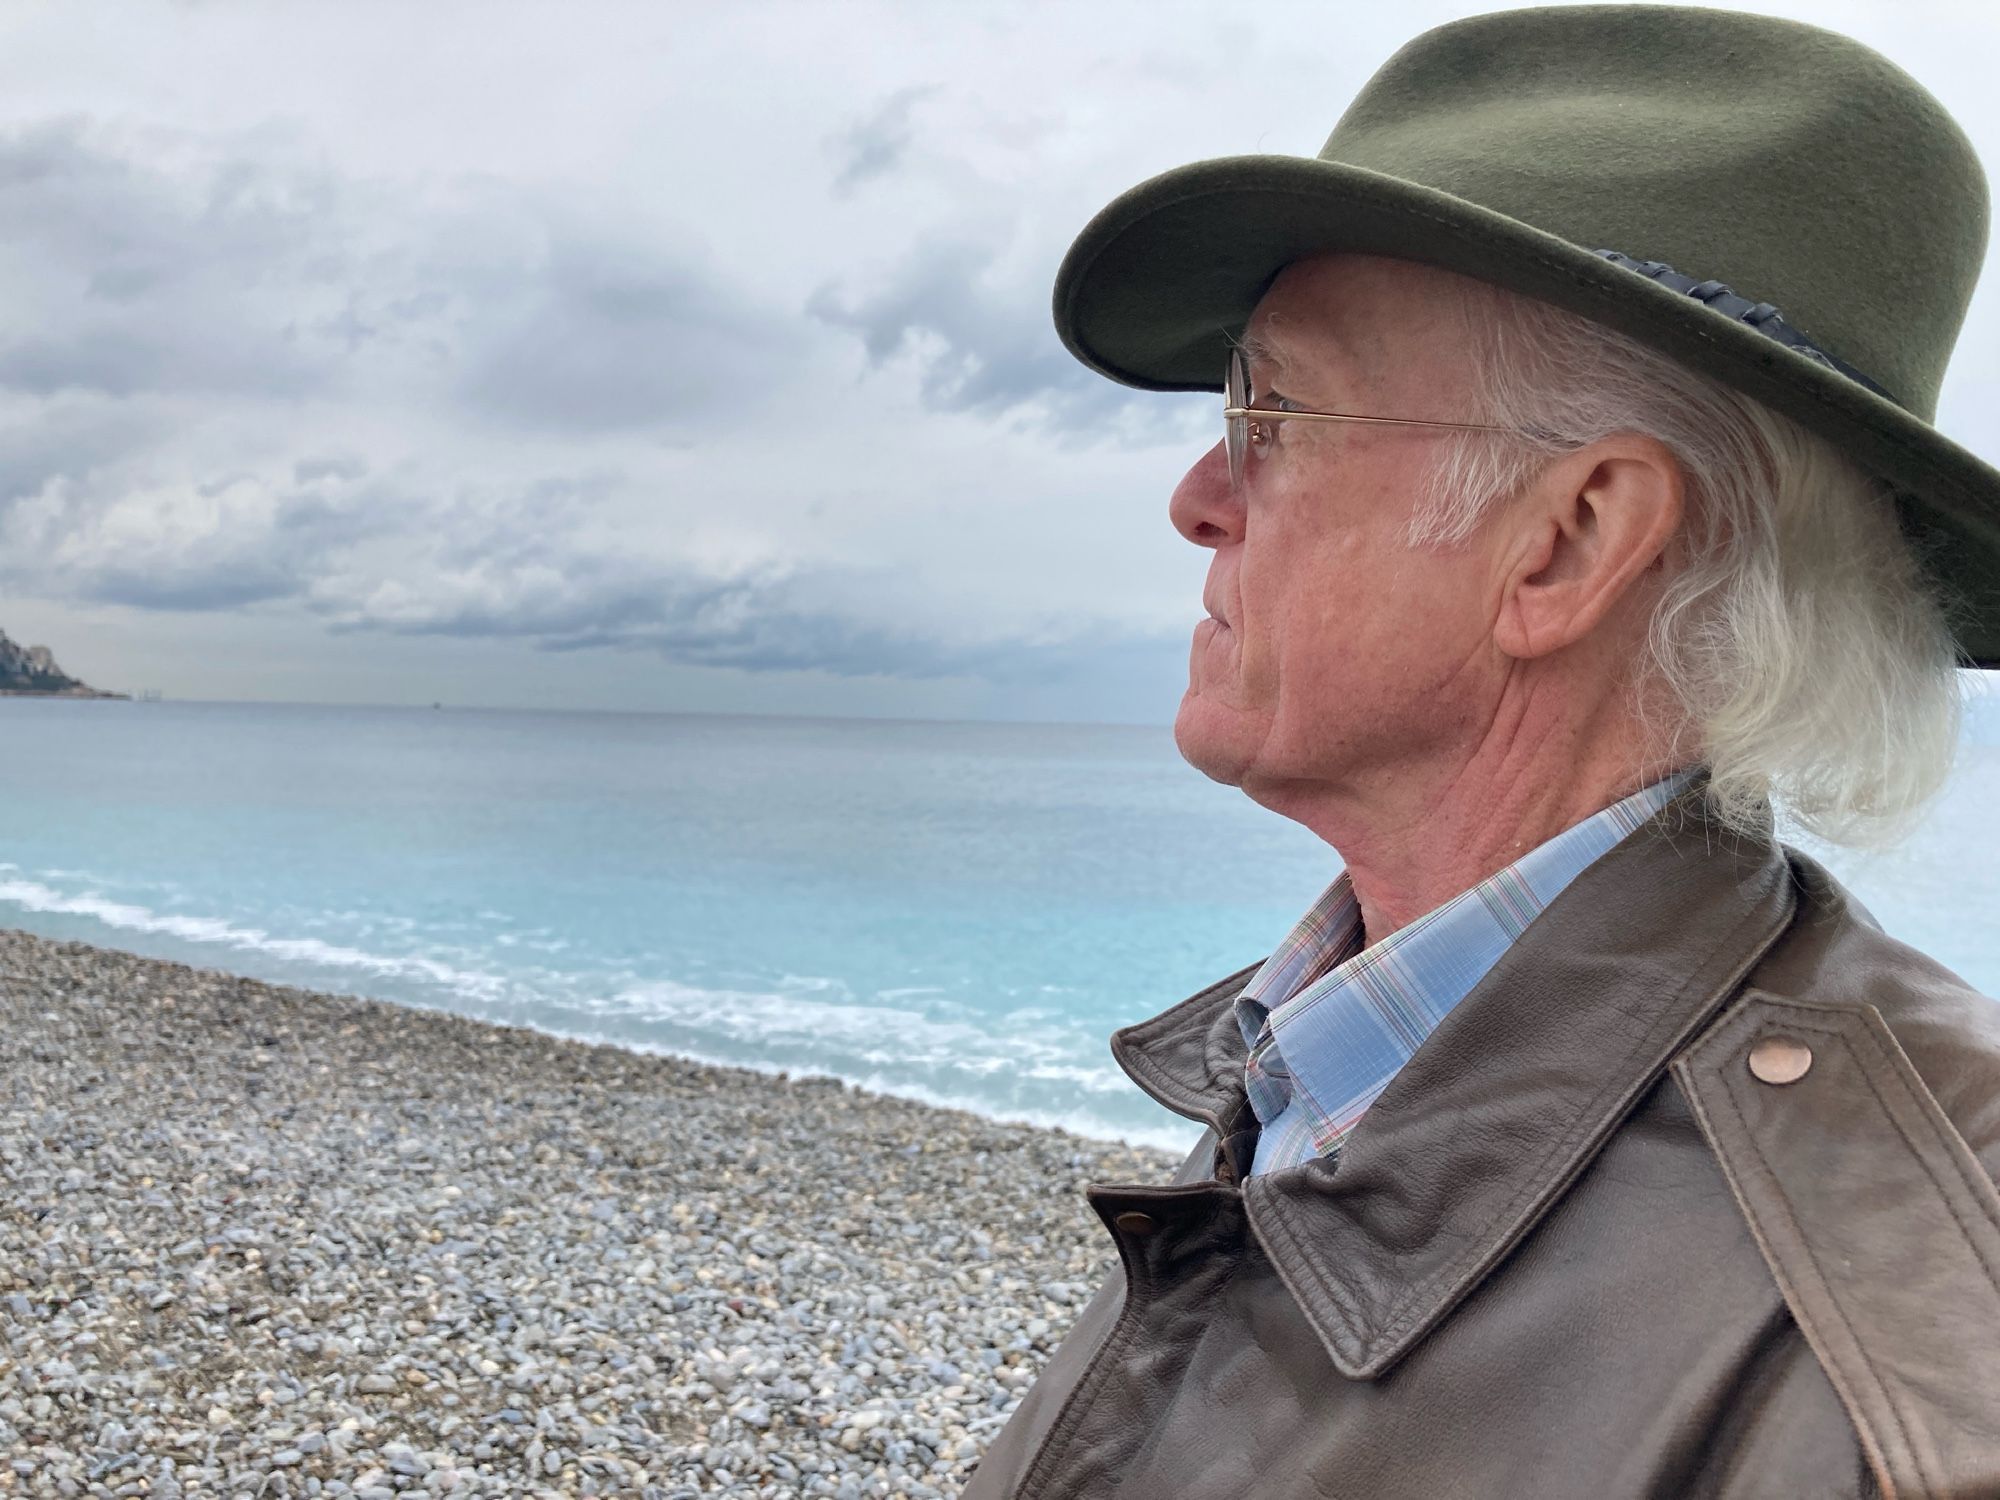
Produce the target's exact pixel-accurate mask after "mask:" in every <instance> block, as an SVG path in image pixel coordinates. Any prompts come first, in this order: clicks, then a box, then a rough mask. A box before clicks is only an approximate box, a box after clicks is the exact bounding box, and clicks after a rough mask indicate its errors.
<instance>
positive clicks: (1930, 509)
mask: <svg viewBox="0 0 2000 1500" xmlns="http://www.w3.org/2000/svg"><path fill="white" fill-rule="evenodd" d="M1594 248H1599V247H1593V246H1583V245H1574V244H1571V243H1570V242H1569V241H1567V240H1564V239H1561V238H1559V237H1558V236H1556V235H1552V234H1549V233H1546V232H1545V231H1543V230H1539V229H1536V228H1534V227H1533V226H1531V225H1528V224H1524V223H1522V222H1521V221H1520V220H1518V219H1513V218H1509V217H1508V216H1507V215H1505V214H1500V213H1495V212H1493V211H1492V210H1491V209H1487V208H1482V207H1480V206H1479V205H1478V204H1475V203H1470V202H1467V201H1466V200H1464V199H1462V198H1456V197H1453V196H1452V195H1451V194H1449V193H1442V192H1439V191H1437V190H1436V189H1433V188H1427V187H1423V186H1420V185H1419V184H1416V183H1412V182H1407V181H1405V180H1403V179H1401V178H1398V177H1391V176H1387V175H1385V174H1383V173H1380V172H1371V171H1369V170H1367V169H1366V168H1363V167H1355V166H1349V165H1347V164H1345V163H1342V162H1328V161H1320V160H1317V159H1315V158H1310V157H1296V156H1238V157H1224V158H1221V159H1219V160H1215V161H1205V162H1196V163H1195V164H1193V165H1192V166H1186V167H1179V168H1176V169H1175V170H1173V171H1171V172H1166V173H1163V174H1162V175H1160V176H1158V177H1155V178H1152V179H1151V180H1150V181H1147V182H1144V183H1141V184H1140V185H1139V186H1138V187H1136V188H1133V189H1132V190H1131V191H1130V192H1128V193H1125V194H1124V195H1122V196H1121V197H1119V198H1117V199H1116V200H1115V201H1113V202H1112V203H1111V204H1110V205H1109V206H1108V207H1106V208H1105V209H1104V211H1103V212H1102V213H1100V214H1098V215H1097V217H1096V218H1094V219H1092V220H1091V222H1090V223H1089V224H1088V225H1087V226H1086V227H1085V228H1084V231H1083V233H1082V234H1081V235H1079V236H1078V237H1077V240H1076V243H1075V244H1074V245H1072V246H1071V247H1070V251H1069V254H1068V255H1067V256H1066V257H1064V259H1063V263H1062V269H1061V270H1060V271H1059V272H1058V273H1057V276H1056V286H1055V321H1056V329H1057V332H1058V333H1059V334H1060V335H1061V337H1062V341H1063V343H1064V344H1065V345H1066V346H1067V347H1068V348H1069V350H1070V352H1071V353H1073V354H1074V355H1076V357H1077V358H1078V359H1080V360H1082V361H1083V362H1084V363H1085V364H1086V365H1089V366H1090V367H1091V368H1092V369H1094V370H1097V371H1099V372H1100V373H1102V374H1104V375H1108V376H1109V377H1110V378H1111V379H1113V380H1117V381H1120V382H1122V383H1124V384H1126V385H1130V386H1137V387H1139V388H1140V389H1142V390H1155V391H1219V390H1220V389H1221V387H1222V379H1221V376H1222V371H1223V369H1224V365H1225V361H1226V358H1227V353H1228V348H1229V340H1230V338H1231V337H1232V336H1233V335H1235V334H1237V333H1240V332H1241V330H1242V328H1243V326H1244V324H1245V323H1246V322H1247V321H1248V320H1249V317H1250V313H1251V311H1252V310H1253V309H1254V308H1255V307H1256V304H1257V300H1258V299H1259V298H1260V297H1261V296H1262V295H1263V293H1264V290H1265V289H1266V288H1267V287H1268V286H1269V285H1270V283H1271V281H1272V279H1273V278H1274V277H1275V276H1276V275H1277V274H1278V272H1279V271H1281V270H1283V269H1284V268H1285V267H1286V266H1287V265H1289V264H1291V263H1292V262H1293V261H1295V260H1299V259H1301V258H1303V257H1305V256H1309V255H1318V254H1324V253H1328V252H1333V251H1354V252H1361V253H1366V254H1372V255H1387V256H1395V257H1398V258H1400V259H1404V260H1413V261H1421V262H1424V263H1425V264H1428V265H1434V266H1439V267H1442V268H1444V269H1445V270H1449V271H1456V272H1459V273H1460V274H1462V275H1466V276H1472V277H1476V278H1478V279H1479V280H1481V281H1487V282H1491V283H1493V284H1495V285H1497V286H1502V287H1505V288H1508V289H1509V290H1512V291H1516V292H1520V293H1522V294H1523V295H1526V296H1529V297H1534V298H1536V299H1538V300H1540V301H1543V302H1548V303H1551V304H1553V305H1555V306H1557V307H1562V308H1566V309H1568V310H1569V311H1571V312H1575V313H1580V314H1582V315H1583V316H1585V317H1587V318H1591V319H1593V320H1595V321H1597V322H1599V323H1603V324H1605V325H1607V326H1609V327H1611V328H1614V329H1617V330H1618V331H1619V332H1621V333H1624V334H1628V335H1630V336H1631V337H1633V338H1635V339H1637V340H1639V341H1640V342H1641V343H1644V344H1646V345H1648V346H1649V347H1651V348H1654V349H1658V350H1659V351H1660V352H1661V353H1663V354H1666V355H1668V356H1670V357H1672V358H1674V359H1677V360H1679V361H1681V362H1682V363H1684V364H1686V365H1688V366H1690V367H1691V368H1693V369H1696V370H1699V371H1701V372H1703V373H1704V374H1707V375H1710V376H1712V377H1714V378H1715V379H1717V380H1720V381H1722V382H1723V383H1724V384H1726V385H1728V386H1730V387H1732V388H1734V389H1736V390H1738V391H1741V392H1742V393H1743V394H1745V395H1747V396H1751V397H1754V398H1755V399H1756V400H1758V401H1761V402H1763V403H1764V404H1766V405H1767V406H1770V407H1771V408H1773V409H1774V410H1776V411H1779V412H1782V413H1784V414H1785V415H1786V416H1788V417H1791V418H1792V419H1793V420H1795V421H1797V422H1798V423H1799V424H1800V425H1801V426H1803V427H1805V428H1806V429H1807V430H1809V431H1811V432H1814V433H1817V434H1818V435H1820V436H1821V437H1824V438H1826V439H1827V440H1828V441H1830V442H1832V443H1833V444H1834V445H1835V446H1836V447H1837V448H1839V449H1840V450H1841V451H1842V452H1844V453H1846V454H1847V455H1848V456H1849V457H1850V458H1852V459H1853V460H1854V461H1855V462H1856V463H1858V464H1860V465H1861V466H1862V467H1863V468H1864V469H1866V470H1868V471H1869V472H1871V473H1875V474H1879V475H1880V476H1881V477H1882V478H1883V479H1885V480H1887V481H1888V482H1889V483H1890V484H1891V485H1892V486H1893V487H1894V488H1895V491H1896V497H1897V508H1898V512H1899V515H1900V517H1901V520H1902V524H1903V529H1904V532H1905V534H1906V535H1907V536H1909V537H1910V539H1911V541H1912V543H1913V544H1914V546H1915V548H1916V550H1917V553H1918V556H1919V558H1920V559H1921V561H1922V563H1923V565H1924V566H1925V568H1926V570H1927V571H1928V572H1929V574H1930V576H1931V578H1932V579H1933V580H1934V582H1935V583H1936V585H1937V586H1938V587H1939V589H1940V590H1941V592H1942V594H1943V597H1944V599H1945V603H1946V608H1947V610H1948V612H1949V614H1950V617H1951V622H1952V626H1953V630H1954V634H1955V635H1956V637H1957V639H1958V643H1959V649H1960V650H1961V652H1962V653H1963V654H1964V656H1965V658H1966V659H1967V661H1968V662H1969V663H1970V664H1971V665H1974V666H1979V667H1984V668H1989V669H1992V668H2000V472H1996V471H1995V470H1994V469H1993V468H1991V467H1990V466H1988V465H1987V464H1986V463H1985V462H1983V461H1982V460H1980V459H1979V458H1977V457H1975V456H1974V455H1973V454H1971V453H1970V452H1968V451H1967V450H1965V449H1964V448H1962V447H1960V446H1959V445H1958V444H1956V443H1954V442H1952V441H1951V440H1950V439H1949V438H1947V437H1945V436H1944V435H1943V434H1942V433H1940V432H1938V431H1937V430H1936V429H1935V428H1934V427H1932V426H1931V425H1930V424H1929V423H1927V422H1925V421H1923V420H1922V419H1921V418H1919V417H1916V416H1913V415H1912V414H1911V413H1909V412H1907V411H1905V410H1903V409H1902V408H1901V407H1900V406H1897V405H1896V404H1895V403H1894V402H1893V401H1889V400H1885V399H1884V398H1883V397H1881V396H1878V395H1876V394H1875V393H1874V392H1873V391H1870V390H1868V389H1867V388H1866V387H1865V386H1862V385H1860V384H1858V383H1856V382H1855V381H1853V380H1850V379H1848V378H1847V377H1846V376H1844V375H1841V374H1839V373H1838V372H1836V371H1834V370H1831V369H1829V368H1827V367H1825V366H1823V365H1820V364H1818V363H1816V362H1814V361H1813V360H1812V359H1810V358H1808V357H1807V356H1805V355H1803V354H1799V353H1796V352H1794V351H1793V350H1791V349H1789V348H1787V347H1785V346H1784V345H1782V344H1780V343H1778V342H1777V341H1776V340H1774V339H1771V338H1769V337H1767V336H1766V335H1764V334H1761V333H1759V332H1757V330H1755V329H1754V328H1751V327H1749V326H1747V325H1745V324H1742V323H1738V322H1735V321H1733V320H1731V319H1729V318H1726V317H1724V316H1722V315H1721V314H1719V313H1717V312H1714V311H1712V310H1710V309H1709V308H1708V307H1706V306H1704V305H1703V304H1701V303H1699V302H1697V301H1695V300H1694V299H1692V298H1690V297H1686V296H1683V295H1681V294H1680V293H1677V292H1674V291H1671V290H1669V289H1668V288H1666V287H1664V286H1661V285H1660V284H1659V283H1657V282H1654V281H1651V280H1648V279H1647V278H1645V277H1643V276H1639V275H1635V274H1634V273H1633V272H1631V271H1629V270H1626V269H1624V268H1622V267H1619V266H1616V265H1613V264H1612V263H1610V262H1609V261H1606V260H1604V259H1602V258H1601V257H1599V256H1596V255H1593V254H1592V253H1591V251H1592V250H1593V249H1594ZM1601 248H1604V249H1611V250H1619V251H1622V252H1624V253H1626V254H1629V255H1634V256H1643V255H1644V254H1645V253H1646V247H1645V246H1643V245H1607V246H1603V247H1601ZM1680 269H1682V270H1686V271H1688V272H1690V273H1691V274H1697V275H1699V274H1705V268H1701V267H1692V266H1688V267H1681V268H1680ZM1738 290H1740V291H1742V292H1744V293H1745V294H1746V295H1750V296H1756V295H1759V294H1760V293H1761V294H1765V295H1768V293H1766V292H1765V291H1764V289H1762V288H1751V287H1743V288H1739V289H1738ZM1780 305H1781V307H1782V303H1781V304H1780ZM1810 331H1811V330H1810V329H1808V330H1807V332H1810ZM1834 352H1835V353H1839V352H1840V351H1838V350H1835V351H1834Z"/></svg>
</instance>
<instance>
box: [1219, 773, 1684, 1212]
mask: <svg viewBox="0 0 2000 1500" xmlns="http://www.w3.org/2000/svg"><path fill="white" fill-rule="evenodd" d="M1691 774H1692V773H1690V772H1681V773H1680V774H1678V775H1675V776H1669V777H1668V778H1666V779H1665V780H1663V781H1657V782H1655V783H1654V784H1653V785H1651V786H1649V787H1647V788H1645V789H1644V790H1643V791H1639V792H1634V793H1633V794H1632V795H1631V796H1629V797H1627V798H1626V799H1625V800H1624V801H1622V802H1617V803H1614V804H1613V805H1612V806H1610V807H1607V808H1605V809H1604V811H1602V812H1600V813H1598V814H1596V815H1595V816H1593V817H1589V818H1586V819H1584V821H1583V822H1581V823H1578V824H1577V825H1576V826H1575V827H1574V828H1571V829H1569V830H1568V831H1567V832H1565V833H1560V834H1557V835H1556V836H1555V837H1554V838H1552V839H1550V840H1549V841H1548V842H1547V843H1545V844H1542V845H1540V846H1539V847H1537V848H1535V849H1531V850H1530V851H1529V852H1528V853H1526V854H1524V855H1522V856H1521V858H1520V859H1518V860H1516V861H1515V862H1514V863H1513V864H1511V865H1509V866H1508V867H1507V868H1506V869H1504V870H1502V871H1500V872H1499V873H1498V874H1497V875H1493V876H1490V877H1489V878H1487V879H1485V880H1482V881H1481V882H1480V883H1479V884H1478V885H1476V886H1474V887H1473V888H1472V889H1471V890H1469V891H1465V892H1463V893H1461V894H1459V895H1457V896H1454V897H1453V898H1452V899H1451V900H1449V901H1447V902H1445V904H1444V905H1442V906H1440V907H1438V908H1437V909H1436V910H1435V911H1432V912H1430V913H1428V914H1427V915H1425V916H1421V917H1419V918H1417V920H1416V921H1414V922H1412V923H1410V924H1409V925H1408V926H1407V927H1404V928H1402V929H1401V930H1399V931H1397V932H1395V933H1392V934H1391V935H1390V936H1388V937H1386V938H1384V939H1383V940H1382V941H1381V942H1379V943H1377V944H1375V946H1374V947H1372V948H1369V949H1367V950H1366V951H1363V950H1362V949H1361V908H1360V905H1359V904H1358V903H1357V902H1356V901H1355V899H1354V892H1353V888H1352V887H1351V886H1350V885H1349V883H1348V879H1347V872H1346V871H1345V870H1343V871H1342V872H1341V873H1340V874H1339V876H1337V877H1336V878H1335V880H1334V882H1333V884H1332V885H1330V886H1328V887H1327V888H1326V891H1325V893H1324V894H1323V895H1322V896H1321V897H1320V898H1319V900H1318V901H1316V902H1314V903H1313V907H1312V910H1311V911H1309V912H1307V913H1306V914H1305V916H1304V917H1302V918H1301V919H1300V920H1299V923H1298V925H1297V926H1296V927H1294V928H1293V929H1292V931H1291V934H1290V936H1288V937H1287V938H1286V939H1285V940H1284V942H1282V943H1280V944H1279V945H1278V948H1277V951H1276V952H1275V953H1273V954H1272V955H1271V956H1270V958H1268V959H1266V960H1265V962H1264V966H1263V967H1262V968H1261V969H1259V970H1258V971H1257V973H1256V976H1255V977H1254V978H1252V979H1251V981H1250V983H1249V984H1248V985H1246V986H1245V987H1244V989H1243V993H1242V994H1241V995H1239V996H1238V997H1237V999H1236V1023H1237V1025H1238V1026H1240V1027H1241V1028H1242V1029H1243V1040H1244V1041H1245V1042H1246V1043H1247V1044H1248V1045H1249V1047H1250V1057H1249V1060H1248V1062H1247V1063H1246V1064H1245V1075H1246V1080H1247V1083H1248V1087H1249V1092H1250V1106H1251V1108H1252V1109H1254V1110H1255V1111H1256V1113H1257V1119H1258V1122H1259V1123H1260V1124H1261V1126H1262V1127H1263V1128H1262V1132H1261V1134H1260V1135H1259V1137H1258V1140H1257V1155H1256V1160H1255V1163H1254V1164H1253V1166H1252V1168H1251V1170H1252V1172H1253V1173H1254V1172H1269V1171H1271V1170H1273V1169H1275V1168H1278V1167H1291V1166H1297V1165H1299V1164H1300V1163H1301V1162H1304V1161H1307V1160H1309V1159H1311V1158H1312V1157H1314V1156H1332V1155H1335V1154H1337V1153H1338V1151H1339V1149H1340V1143H1341V1141H1342V1139H1344V1138H1345V1137H1346V1135H1347V1133H1348V1132H1349V1131H1351V1130H1352V1129H1353V1128H1354V1127H1355V1125H1356V1123H1357V1122H1359V1120H1360V1119H1361V1116H1362V1115H1363V1114H1364V1113H1365V1112H1366V1111H1367V1109H1368V1106H1369V1105H1371V1104H1373V1103H1374V1102H1375V1097H1376V1095H1378V1094H1380V1093H1381V1092H1382V1090H1383V1089H1385V1088H1387V1087H1388V1086H1389V1080H1390V1079H1392V1078H1394V1077H1395V1076H1396V1073H1397V1070H1399V1069H1400V1068H1401V1067H1402V1066H1403V1064H1404V1063H1406V1062H1408V1061H1409V1059H1410V1056H1411V1054H1412V1053H1414V1052H1415V1051H1416V1050H1417V1048H1418V1047H1419V1046H1420V1045H1421V1044H1422V1042H1423V1040H1424V1038H1425V1037H1427V1036H1429V1035H1430V1034H1431V1030H1432V1028H1434V1027H1435V1026H1436V1025H1437V1024H1438V1022H1440V1021H1442V1020H1443V1019H1444V1018H1445V1015H1446V1014H1447V1013H1448V1012H1449V1011H1450V1010H1451V1008H1452V1007H1453V1006H1454V1005H1456V1004H1458V1002H1459V1001H1461V1000H1463V999H1464V998H1465V997H1466V995H1467V994H1468V993H1470V992H1471V990H1472V987H1473V986H1474V985H1476V984H1477V983H1479V981H1480V980H1481V979H1482V978H1484V977H1485V975H1486V971H1487V970H1489V969H1491V968H1492V967H1493V965H1494V964H1495V963H1496V962H1498V961H1499V958H1500V955H1501V954H1503V953H1505V952H1506V951H1507V949H1508V947H1509V946H1510V945H1511V944H1512V943H1513V942H1514V940H1515V939H1516V938H1518V937H1519V936H1520V935H1521V934H1522V932H1524V931H1525V930H1526V929H1527V926H1528V924H1529V923H1530V922H1532V921H1534V920H1535V918H1536V917H1537V916H1539V915H1540V914H1541V911H1542V908H1543V907H1545V906H1547V905H1548V904H1549V903H1550V902H1551V901H1553V900H1555V898H1556V894H1557V892H1559V891H1561V890H1562V888H1563V887H1564V886H1566V885H1568V884H1569V883H1570V881H1572V880H1574V879H1575V878H1576V877H1577V876H1578V875H1579V874H1581V873H1582V872H1583V870H1584V869H1585V867H1586V866H1588V865H1589V864H1590V863H1591V862H1592V861H1594V860H1596V859H1597V858H1598V857H1599V856H1600V855H1602V854H1605V853H1607V852H1608V851H1609V850H1610V849H1611V847H1612V846H1613V845H1614V844H1616V843H1618V842H1619V841H1620V840H1621V839H1623V838H1624V837H1625V836H1626V835H1627V834H1629V833H1631V832H1632V831H1633V830H1634V829H1636V828H1638V826H1639V825H1640V824H1642V823H1644V822H1645V821H1646V820H1647V819H1648V818H1650V817H1652V816H1653V814H1655V813H1656V812H1658V811H1659V810H1660V809H1661V808H1663V807H1665V806H1666V805H1667V803H1668V802H1669V801H1671V800H1672V799H1673V797H1674V795H1675V794H1676V793H1677V792H1679V791H1680V790H1681V788H1682V787H1683V786H1684V785H1685V784H1686V782H1687V781H1688V779H1689V777H1690V776H1691Z"/></svg>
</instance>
